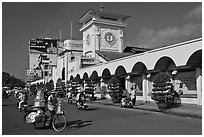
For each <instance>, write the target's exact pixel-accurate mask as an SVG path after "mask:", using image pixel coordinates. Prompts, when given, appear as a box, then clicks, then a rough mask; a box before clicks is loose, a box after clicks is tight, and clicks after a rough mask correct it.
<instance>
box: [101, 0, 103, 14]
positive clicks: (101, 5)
mask: <svg viewBox="0 0 204 137" xmlns="http://www.w3.org/2000/svg"><path fill="white" fill-rule="evenodd" d="M102 11H103V2H101V12H102Z"/></svg>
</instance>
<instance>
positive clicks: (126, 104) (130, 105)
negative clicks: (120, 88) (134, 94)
mask: <svg viewBox="0 0 204 137" xmlns="http://www.w3.org/2000/svg"><path fill="white" fill-rule="evenodd" d="M120 107H126V108H133V102H132V101H131V99H130V98H125V97H123V98H122V99H121V102H120Z"/></svg>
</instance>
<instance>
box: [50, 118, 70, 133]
mask: <svg viewBox="0 0 204 137" xmlns="http://www.w3.org/2000/svg"><path fill="white" fill-rule="evenodd" d="M66 125H67V120H66V118H65V116H64V115H55V116H54V118H53V120H52V127H53V129H54V130H55V131H57V132H60V131H63V130H64V129H65V127H66Z"/></svg>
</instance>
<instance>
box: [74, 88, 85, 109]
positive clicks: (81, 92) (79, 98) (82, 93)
mask: <svg viewBox="0 0 204 137" xmlns="http://www.w3.org/2000/svg"><path fill="white" fill-rule="evenodd" d="M84 100H85V91H84V89H83V87H80V88H79V90H78V93H77V95H76V102H77V103H79V104H80V105H82V103H83V102H82V101H84Z"/></svg>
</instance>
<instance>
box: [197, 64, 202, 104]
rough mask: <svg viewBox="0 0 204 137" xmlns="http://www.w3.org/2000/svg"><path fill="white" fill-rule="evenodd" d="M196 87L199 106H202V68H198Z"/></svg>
mask: <svg viewBox="0 0 204 137" xmlns="http://www.w3.org/2000/svg"><path fill="white" fill-rule="evenodd" d="M196 87H197V100H198V106H199V107H201V106H202V70H201V68H200V67H197V68H196Z"/></svg>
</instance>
